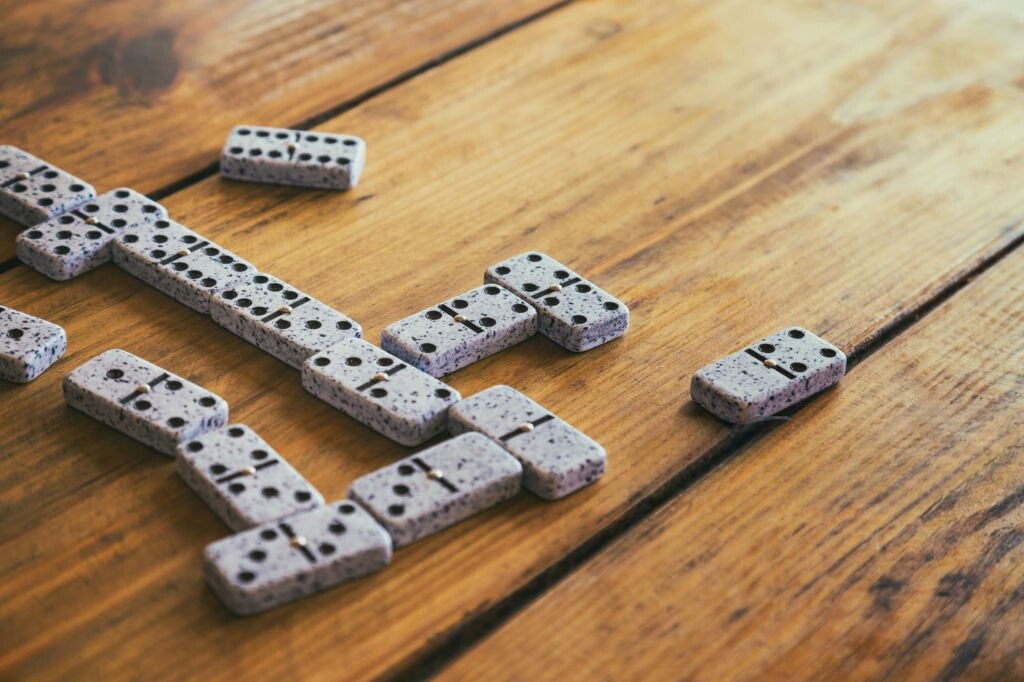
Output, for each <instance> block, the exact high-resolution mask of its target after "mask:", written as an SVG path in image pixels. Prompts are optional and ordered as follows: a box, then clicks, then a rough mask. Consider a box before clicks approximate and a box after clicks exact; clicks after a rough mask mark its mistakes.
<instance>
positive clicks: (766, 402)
mask: <svg viewBox="0 0 1024 682" xmlns="http://www.w3.org/2000/svg"><path fill="white" fill-rule="evenodd" d="M844 374H846V355H845V354H844V353H843V352H842V351H841V350H839V349H838V348H836V347H835V346H833V345H832V344H831V343H828V342H827V341H825V340H823V339H821V338H819V337H817V336H815V335H814V334H812V333H811V332H809V331H807V330H806V329H803V328H802V327H790V328H788V329H784V330H782V331H780V332H779V333H777V334H773V335H771V336H769V337H767V338H764V339H761V340H760V341H755V342H754V343H753V344H751V345H750V346H748V347H747V348H745V349H743V350H741V351H737V352H736V353H733V354H732V355H729V356H728V357H725V358H723V359H721V360H719V361H717V362H713V363H711V364H710V365H708V366H706V367H703V368H702V369H700V370H699V371H698V372H697V373H696V374H694V375H693V379H692V380H691V382H690V395H691V396H692V397H693V399H694V400H695V401H696V402H697V403H698V404H699V405H701V406H702V407H704V408H705V409H707V410H708V411H709V412H711V413H712V414H714V415H716V416H718V417H721V418H722V419H724V420H725V421H728V422H734V423H737V424H744V423H747V422H751V421H756V420H758V419H763V418H764V417H770V416H772V415H773V414H776V413H778V412H781V411H782V410H784V409H786V408H787V407H789V406H791V405H794V404H796V403H798V402H800V401H801V400H803V399H804V398H808V397H810V396H812V395H814V394H815V393H818V392H819V391H823V390H824V389H826V388H828V387H829V386H832V385H833V384H835V383H837V382H838V381H839V380H840V379H841V378H842V377H843V375H844Z"/></svg>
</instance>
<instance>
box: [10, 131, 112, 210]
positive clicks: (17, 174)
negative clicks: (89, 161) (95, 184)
mask: <svg viewBox="0 0 1024 682" xmlns="http://www.w3.org/2000/svg"><path fill="white" fill-rule="evenodd" d="M95 196H96V190H94V189H93V188H92V185H90V184H89V183H87V182H85V181H84V180H80V179H79V178H76V177H75V176H73V175H71V174H70V173H68V172H66V171H63V170H61V169H60V168H56V167H54V166H51V165H49V164H47V163H46V162H45V161H43V160H42V159H38V158H36V157H34V156H32V155H31V154H29V153H28V152H26V151H23V150H21V149H18V148H17V147H11V146H9V145H0V213H2V214H4V215H5V216H7V217H8V218H11V219H12V220H15V221H17V222H19V223H21V224H22V225H25V226H26V227H27V226H30V225H35V224H37V223H41V222H44V221H46V220H49V219H50V218H52V217H53V216H56V215H60V214H61V213H64V212H65V211H68V210H70V209H72V208H74V207H75V206H78V205H79V204H81V203H83V202H86V201H89V200H90V199H92V198H93V197H95Z"/></svg>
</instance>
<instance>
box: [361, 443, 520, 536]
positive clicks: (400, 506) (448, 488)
mask: <svg viewBox="0 0 1024 682" xmlns="http://www.w3.org/2000/svg"><path fill="white" fill-rule="evenodd" d="M522 473H523V469H522V466H521V465H520V464H519V462H518V461H517V460H516V459H515V458H514V457H512V456H511V455H509V454H508V453H507V452H505V451H504V450H503V449H502V448H500V447H499V446H497V445H495V444H494V442H492V441H491V440H489V439H488V438H486V437H484V436H482V435H480V434H478V433H467V434H464V435H462V436H458V437H456V438H452V439H451V440H447V441H445V442H443V443H441V444H439V445H435V446H434V447H432V448H428V449H427V450H424V451H423V452H420V453H418V454H416V455H413V456H412V457H407V458H405V459H403V460H400V461H399V462H397V463H395V464H392V465H391V466H387V467H384V468H383V469H380V470H379V471H375V472H373V473H371V474H367V475H366V476H363V477H361V478H359V479H356V481H355V482H354V483H352V486H351V487H350V488H349V493H348V494H349V497H351V498H353V499H354V500H356V501H357V502H359V503H360V504H362V505H363V506H364V507H366V509H367V510H369V512H370V513H371V514H373V516H374V517H375V518H376V519H377V520H378V521H380V523H381V525H383V526H384V528H385V529H387V531H388V533H390V534H391V538H392V540H393V541H394V543H395V547H404V546H405V545H408V544H410V543H412V542H415V541H417V540H420V539H422V538H424V537H426V536H428V535H431V534H432V533H436V532H438V531H440V530H442V529H444V528H448V527H449V526H451V525H454V524H456V523H458V522H459V521H462V520H463V519H466V518H468V517H470V516H472V515H473V514H476V513H477V512H481V511H483V510H484V509H488V508H490V507H493V506H494V505H496V504H498V503H499V502H502V501H504V500H507V499H509V498H510V497H513V496H514V495H515V494H516V493H517V492H519V486H520V482H521V479H522Z"/></svg>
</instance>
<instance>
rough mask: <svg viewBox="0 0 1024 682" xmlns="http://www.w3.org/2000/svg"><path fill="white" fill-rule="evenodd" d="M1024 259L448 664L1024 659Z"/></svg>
mask: <svg viewBox="0 0 1024 682" xmlns="http://www.w3.org/2000/svg"><path fill="white" fill-rule="evenodd" d="M1022 271H1024V249H1017V251H1016V252H1015V253H1013V254H1012V255H1011V256H1009V257H1008V258H1006V259H1005V260H1004V261H1002V262H1001V263H999V264H997V265H996V266H995V268H994V269H993V270H990V271H989V272H987V273H986V274H984V275H983V276H982V277H981V278H980V279H979V280H978V281H976V282H973V283H972V284H970V285H969V286H968V287H967V288H966V289H965V290H963V291H961V292H959V293H958V294H956V295H955V296H954V297H953V298H952V299H950V300H949V301H947V302H946V303H945V304H943V305H942V306H941V307H940V308H939V309H937V310H936V311H935V312H934V313H933V314H932V315H929V316H928V317H927V318H926V319H925V320H924V321H923V322H922V323H920V324H919V325H918V326H915V327H913V328H911V329H910V330H909V331H908V332H907V333H906V334H903V335H901V336H899V337H898V338H897V339H895V340H894V341H893V342H891V343H889V344H887V345H886V346H884V347H883V348H882V349H881V351H880V352H878V353H877V354H875V355H872V356H871V357H869V358H868V359H867V360H866V361H865V362H864V363H862V364H860V365H858V366H857V367H856V368H855V369H854V370H853V371H852V372H851V373H850V375H849V376H847V378H846V379H845V380H844V381H843V384H842V389H841V390H840V391H838V392H837V395H836V397H835V398H834V399H831V400H823V401H818V402H815V403H812V404H811V406H809V407H808V408H806V409H805V410H803V411H802V412H800V418H799V419H798V420H794V423H791V424H786V425H784V426H782V427H780V428H778V429H777V430H776V431H774V432H772V433H771V434H769V435H768V436H767V437H766V438H765V439H763V440H762V441H760V442H757V443H756V444H755V445H754V446H753V447H751V448H750V449H749V450H748V451H746V452H743V453H742V454H741V455H740V456H738V457H737V458H736V459H735V460H733V461H731V462H730V463H729V464H728V465H726V466H724V467H722V468H720V469H719V470H718V471H716V472H715V473H714V474H713V475H711V476H709V477H707V478H705V479H704V480H703V481H702V482H701V483H699V484H697V485H696V486H695V487H694V488H693V489H692V490H689V491H686V492H684V493H683V494H681V495H679V496H678V497H676V498H675V499H673V500H672V501H671V503H669V504H667V505H665V506H664V507H662V508H661V509H659V510H658V511H657V513H655V514H653V515H652V516H651V517H650V518H648V519H647V520H645V521H644V522H643V523H641V524H640V525H639V526H638V527H636V528H635V529H633V530H632V531H631V532H630V533H629V534H628V535H627V536H624V537H623V538H621V539H620V540H618V541H616V542H615V543H614V544H613V545H611V546H609V547H608V548H607V549H606V550H604V551H602V552H601V553H600V554H599V555H598V556H597V557H596V558H595V559H594V560H592V561H590V562H589V563H587V564H586V565H584V566H583V567H582V568H581V569H580V570H579V571H578V572H577V573H575V574H573V575H572V576H571V577H569V578H568V579H566V580H565V581H564V582H563V583H561V584H560V585H559V586H558V587H556V588H555V589H554V590H552V591H551V592H550V593H549V594H546V595H545V596H543V597H542V598H541V599H539V600H538V601H536V602H535V603H533V604H532V605H530V606H529V607H528V608H527V609H526V610H525V611H523V612H522V613H520V614H519V615H518V616H516V617H515V618H513V619H512V620H511V621H509V622H508V623H507V624H506V625H504V626H503V627H502V628H500V629H499V630H498V631H497V632H496V633H495V634H494V635H492V636H491V637H489V638H487V639H486V640H484V641H483V642H482V643H481V644H479V645H478V646H477V647H475V648H474V649H472V650H471V651H469V652H468V653H467V654H466V655H465V656H463V657H462V658H460V659H459V660H457V661H456V662H455V663H454V665H453V666H452V667H451V668H450V669H448V670H447V671H446V674H445V675H442V676H441V677H442V678H448V679H467V680H473V679H486V680H497V679H509V680H517V679H529V680H538V679H552V680H554V679H566V678H570V677H571V678H574V679H656V678H664V677H671V678H672V679H694V680H698V679H700V680H723V679H729V680H739V679H758V680H764V679H857V680H867V679H900V680H924V679H952V678H954V677H963V678H965V679H990V680H997V679H998V680H1011V679H1021V678H1022V677H1024V630H1022V629H1021V622H1022V621H1024V582H1022V580H1024V576H1022V575H1021V570H1020V568H1021V566H1022V565H1024V542H1022V541H1024V507H1022V503H1024V487H1022V484H1021V476H1020V472H1021V470H1022V467H1024V410H1022V409H1021V406H1022V403H1021V400H1022V397H1024V374H1022V372H1021V369H1022V368H1024V345H1022V344H1021V343H1020V339H1021V331H1022V321H1024V280H1022V279H1021V276H1020V273H1021V272H1022ZM522 652H536V653H535V654H534V655H522Z"/></svg>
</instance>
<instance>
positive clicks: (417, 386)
mask: <svg viewBox="0 0 1024 682" xmlns="http://www.w3.org/2000/svg"><path fill="white" fill-rule="evenodd" d="M302 386H303V387H304V388H305V389H306V390H307V391H309V392H310V393H312V394H313V395H315V396H316V397H318V398H320V400H323V401H324V402H325V403H327V404H328V405H331V406H332V407H335V408H337V409H339V410H341V411H342V412H344V413H345V414H347V415H348V416H350V417H352V418H353V419H355V420H356V421H358V422H360V423H362V424H365V425H366V426H368V427H370V428H371V429H373V430H374V431H376V432H377V433H380V434H382V435H384V436H387V437H388V438H390V439H391V440H393V441H395V442H397V443H401V444H402V445H418V444H420V443H422V442H423V441H425V440H427V439H429V438H431V437H433V436H436V435H437V434H439V433H441V432H442V431H444V429H445V414H446V413H447V411H448V408H449V407H450V406H451V405H453V404H454V403H455V402H457V401H458V400H459V399H460V398H461V396H460V395H459V392H458V391H456V390H455V389H454V388H452V387H451V386H449V385H448V384H445V383H444V382H442V381H440V380H439V379H435V378H434V377H432V376H430V375H429V374H427V373H426V372H421V371H420V370H418V369H416V368H415V367H413V366H412V365H408V364H406V363H404V362H402V361H401V360H400V359H399V358H396V357H395V356H393V355H391V354H390V353H388V352H386V351H383V350H381V349H380V348H377V347H376V346H374V345H372V344H370V343H367V342H366V341H363V340H362V339H357V338H351V339H345V340H344V341H342V342H341V343H338V344H335V345H334V346H331V347H330V348H328V349H327V350H325V351H321V352H319V353H317V354H316V355H314V356H313V357H311V358H309V359H308V360H306V363H305V364H304V365H303V366H302Z"/></svg>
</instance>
